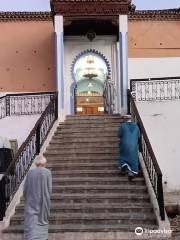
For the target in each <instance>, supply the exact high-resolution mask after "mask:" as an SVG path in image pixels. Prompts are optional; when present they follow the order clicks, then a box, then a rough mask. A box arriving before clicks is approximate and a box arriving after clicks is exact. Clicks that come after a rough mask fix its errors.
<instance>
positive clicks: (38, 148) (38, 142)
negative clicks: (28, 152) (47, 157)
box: [36, 124, 41, 155]
mask: <svg viewBox="0 0 180 240" xmlns="http://www.w3.org/2000/svg"><path fill="white" fill-rule="evenodd" d="M40 128H41V127H40V124H39V125H38V126H37V128H36V154H37V155H38V154H39V153H40V148H41V146H40Z"/></svg>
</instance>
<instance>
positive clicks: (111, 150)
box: [47, 147, 119, 155]
mask: <svg viewBox="0 0 180 240" xmlns="http://www.w3.org/2000/svg"><path fill="white" fill-rule="evenodd" d="M47 152H48V153H49V154H59V155H62V154H65V155H69V154H86V155H87V154H88V153H91V154H106V153H112V154H115V153H116V154H118V153H119V148H118V147H111V148H104V147H102V148H100V147H97V148H96V147H92V148H80V149H79V148H68V151H67V150H66V149H63V148H62V149H61V148H57V149H56V148H55V149H52V148H50V147H48V148H47Z"/></svg>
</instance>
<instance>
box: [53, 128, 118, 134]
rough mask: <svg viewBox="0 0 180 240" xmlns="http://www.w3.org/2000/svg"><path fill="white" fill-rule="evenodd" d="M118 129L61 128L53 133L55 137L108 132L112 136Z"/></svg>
mask: <svg viewBox="0 0 180 240" xmlns="http://www.w3.org/2000/svg"><path fill="white" fill-rule="evenodd" d="M117 130H118V128H117V127H103V128H95V127H89V128H81V127H80V126H79V127H76V128H62V127H59V128H58V129H57V131H56V132H55V135H57V134H61V133H71V134H72V133H85V134H86V135H87V134H89V133H102V132H110V133H111V134H112V135H111V136H113V133H117Z"/></svg>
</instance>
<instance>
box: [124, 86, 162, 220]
mask: <svg viewBox="0 0 180 240" xmlns="http://www.w3.org/2000/svg"><path fill="white" fill-rule="evenodd" d="M128 97H129V103H130V112H131V115H132V118H133V120H134V121H135V122H137V124H138V125H139V128H140V132H141V150H142V156H143V160H144V162H145V165H146V168H147V172H148V174H149V179H150V181H151V184H152V187H153V189H154V193H155V195H156V198H157V201H158V205H159V212H160V216H161V220H163V221H164V220H165V212H164V195H163V185H162V172H161V170H160V167H159V164H158V162H157V159H156V156H155V154H154V151H153V149H152V146H151V143H150V141H149V138H148V135H147V133H146V130H145V127H144V124H143V121H142V119H141V117H140V115H139V112H138V109H137V107H136V104H135V101H134V99H133V96H132V94H131V92H130V90H128Z"/></svg>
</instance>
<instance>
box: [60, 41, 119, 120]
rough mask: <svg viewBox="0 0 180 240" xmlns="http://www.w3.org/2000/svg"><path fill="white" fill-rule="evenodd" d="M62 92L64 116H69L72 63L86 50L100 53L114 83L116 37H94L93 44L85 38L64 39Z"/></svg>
mask: <svg viewBox="0 0 180 240" xmlns="http://www.w3.org/2000/svg"><path fill="white" fill-rule="evenodd" d="M64 44H65V47H64V51H65V53H64V58H65V59H64V69H65V73H64V75H65V76H64V82H65V86H64V88H65V89H64V91H65V98H64V99H65V115H67V114H70V86H71V84H72V83H73V79H72V76H71V66H72V62H73V61H74V59H75V58H76V56H77V55H79V54H80V53H81V52H83V51H85V50H88V49H95V50H97V51H98V52H101V53H102V54H103V55H104V56H105V57H106V58H107V60H108V61H109V63H110V65H111V70H112V79H113V80H114V81H115V82H116V81H117V79H116V74H115V72H114V71H116V70H117V69H116V62H115V61H116V57H115V56H114V55H115V51H116V37H108V36H102V37H96V38H95V40H94V41H93V42H90V41H89V40H88V39H87V38H86V37H82V36H81V37H65V41H64ZM112 65H113V66H114V67H113V68H112Z"/></svg>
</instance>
